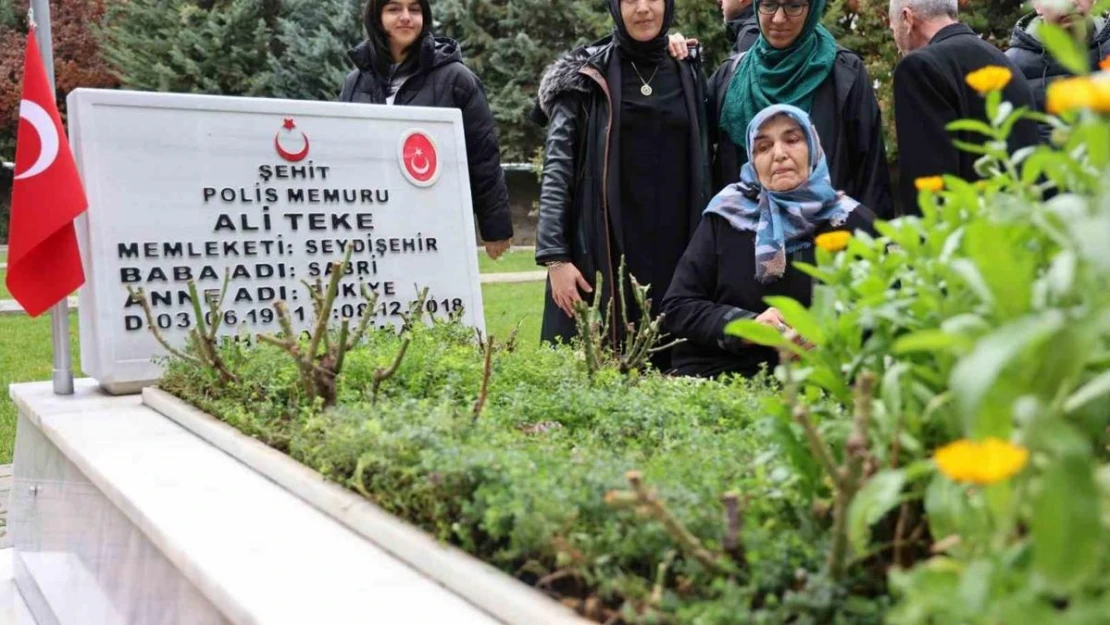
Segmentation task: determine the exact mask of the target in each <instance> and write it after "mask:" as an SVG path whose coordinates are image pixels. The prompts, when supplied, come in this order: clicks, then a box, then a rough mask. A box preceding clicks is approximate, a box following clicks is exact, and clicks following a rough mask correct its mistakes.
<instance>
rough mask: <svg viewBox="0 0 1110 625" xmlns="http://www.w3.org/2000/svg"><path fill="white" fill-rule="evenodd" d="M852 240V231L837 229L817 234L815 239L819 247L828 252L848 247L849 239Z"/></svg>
mask: <svg viewBox="0 0 1110 625" xmlns="http://www.w3.org/2000/svg"><path fill="white" fill-rule="evenodd" d="M851 240H852V233H851V232H848V231H847V230H836V231H834V232H826V233H825V234H819V235H817V238H816V239H814V243H816V244H817V247H819V248H821V249H823V250H825V251H826V252H839V251H840V250H842V249H844V248H846V247H848V241H851Z"/></svg>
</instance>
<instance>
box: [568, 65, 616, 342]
mask: <svg viewBox="0 0 1110 625" xmlns="http://www.w3.org/2000/svg"><path fill="white" fill-rule="evenodd" d="M578 71H579V73H581V74H583V75H585V76H587V77H588V78H590V79H591V80H593V81H594V82H596V83H597V84H598V86H600V87H601V91H602V92H603V93H604V94H605V100H606V102H607V103H608V104H609V119H608V120H606V122H605V157H604V159H603V162H602V170H601V214H602V217H604V219H605V262H606V264H607V265H608V266H609V305H610V306H611V307H612V308H611V310H610V314H609V329H610V334H611V338H612V340H613V350H614V351H615V352H617V353H618V354H619V353H620V351H621V350H620V347H621V346H620V343H619V340H618V329H619V326H618V325H617V324H618V322H619V321H620V320H618V319H617V317H618V311H620V310H621V309H623V308H624V305H625V303H624V302H620V305H619V306H618V305H617V297H618V290H617V280H620V279H622V277H621V276H617V275H616V274H615V273H614V272H613V250H612V247H611V246H612V240H613V239H612V235H611V234H610V233H609V147H610V145H611V143H612V139H613V96H612V94H611V93H609V85H608V83H606V82H605V78H604V77H602V75H601V73H600V72H598V71H597V69H595V68H594V67H591V66H589V65H586V66H585V67H583V68H582V69H580V70H578Z"/></svg>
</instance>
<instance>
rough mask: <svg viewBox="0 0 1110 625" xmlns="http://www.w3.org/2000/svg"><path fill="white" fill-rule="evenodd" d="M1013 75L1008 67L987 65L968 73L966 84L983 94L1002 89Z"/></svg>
mask: <svg viewBox="0 0 1110 625" xmlns="http://www.w3.org/2000/svg"><path fill="white" fill-rule="evenodd" d="M1013 77H1014V75H1013V73H1012V72H1010V70H1009V69H1008V68H1005V67H1001V66H999V65H988V66H986V67H984V68H982V69H978V70H975V71H974V72H971V73H970V74H968V75H967V84H968V85H970V86H971V88H972V89H974V90H976V91H978V92H979V94H980V95H985V94H987V93H990V92H991V91H999V90H1001V89H1004V88H1005V87H1006V85H1008V84H1010V80H1011V79H1012V78H1013Z"/></svg>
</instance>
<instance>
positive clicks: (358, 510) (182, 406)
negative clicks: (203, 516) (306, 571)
mask: <svg viewBox="0 0 1110 625" xmlns="http://www.w3.org/2000/svg"><path fill="white" fill-rule="evenodd" d="M142 397H143V403H144V404H145V405H146V406H148V407H150V408H152V409H153V410H155V411H157V412H159V413H161V414H162V415H164V416H166V417H168V418H169V419H172V420H173V421H175V422H177V424H178V425H180V426H181V427H183V428H185V429H186V430H189V431H190V432H192V433H194V434H196V435H197V436H199V437H201V438H202V439H204V440H206V441H208V442H209V443H211V444H212V445H214V446H216V447H217V448H219V449H222V450H223V451H224V452H226V453H228V454H229V455H231V456H232V457H234V458H235V459H237V460H239V461H240V462H242V463H243V464H245V465H247V466H249V467H251V468H252V469H254V470H255V471H258V472H259V473H261V474H262V475H264V476H266V477H267V478H269V479H270V480H272V481H273V482H275V483H276V484H278V485H279V486H281V487H283V488H285V489H286V490H288V491H289V492H290V493H292V494H294V495H296V496H298V497H300V498H301V499H303V500H304V501H306V502H307V503H309V504H311V505H312V506H314V507H315V508H317V509H318V510H320V511H321V512H323V513H324V514H327V515H329V516H331V517H332V518H334V519H335V520H337V521H339V522H340V523H342V524H343V525H345V526H346V527H348V528H349V529H351V530H352V531H354V532H355V533H357V534H359V535H360V536H362V537H364V538H366V539H367V540H369V541H370V542H372V543H374V544H375V545H377V546H378V547H380V548H382V549H384V550H386V551H388V552H389V553H391V554H393V555H394V556H395V557H397V558H398V559H400V560H402V561H403V562H405V563H407V564H408V565H409V566H411V567H413V568H414V569H416V570H417V571H419V572H420V573H423V574H424V575H426V576H428V577H429V578H431V579H433V580H435V581H436V582H438V583H440V584H442V585H443V586H444V587H446V588H448V589H449V590H451V591H452V592H454V593H455V594H457V595H459V596H460V597H462V598H463V599H466V600H467V601H469V602H470V603H472V604H473V605H475V606H477V607H479V608H481V609H482V610H483V611H485V612H487V613H489V614H491V615H493V616H494V617H495V618H497V619H498V620H500V621H502V622H504V623H507V624H510V625H587V624H589V623H592V621H587V620H584V619H582V618H581V617H579V616H578V615H577V614H575V613H574V612H573V611H572V610H570V609H569V608H566V607H565V606H562V605H560V604H559V603H557V602H555V601H554V600H552V599H550V598H548V597H546V596H544V595H543V594H542V593H540V592H539V591H537V590H535V589H533V588H531V587H529V586H527V585H525V584H524V583H522V582H520V581H518V580H516V579H513V578H512V577H510V576H509V575H506V574H505V573H503V572H502V571H500V570H498V569H496V568H494V567H493V566H491V565H489V564H486V563H485V562H482V561H481V560H478V559H477V558H474V557H472V556H470V555H469V554H466V553H464V552H463V551H461V550H459V549H457V548H454V547H451V546H448V545H443V544H441V543H439V542H438V541H436V540H435V539H434V538H433V537H431V536H430V535H428V534H426V533H424V532H423V531H422V530H420V529H419V528H417V527H415V526H413V525H410V524H408V523H405V522H404V521H402V520H400V519H399V518H397V517H395V516H393V515H391V514H389V513H388V512H386V511H384V510H382V509H381V508H379V507H378V506H376V505H374V504H372V503H371V502H369V501H367V500H366V499H365V498H363V497H361V496H359V495H357V494H355V493H352V492H350V491H348V490H346V489H344V488H342V487H340V486H338V485H336V484H334V483H332V482H329V481H327V480H326V479H325V478H324V477H323V476H322V475H320V474H319V473H317V472H316V471H313V470H312V469H309V468H308V467H306V466H304V465H302V464H300V463H299V462H297V461H295V460H293V459H292V458H290V457H289V456H286V455H285V454H283V453H281V452H279V451H277V450H275V449H273V448H271V447H268V446H267V445H265V444H263V443H261V442H259V441H257V440H255V439H253V438H250V437H248V436H245V435H244V434H242V433H241V432H239V431H238V430H236V429H235V428H233V427H231V426H230V425H227V424H226V423H223V422H222V421H220V420H218V419H216V418H215V417H213V416H211V415H209V414H207V413H205V412H203V411H201V410H198V409H197V408H195V407H193V406H191V405H189V404H187V403H185V402H184V401H182V400H181V399H179V398H177V397H175V396H173V395H171V394H169V393H166V392H165V391H162V390H160V389H157V388H152V387H148V388H145V389H143V396H142Z"/></svg>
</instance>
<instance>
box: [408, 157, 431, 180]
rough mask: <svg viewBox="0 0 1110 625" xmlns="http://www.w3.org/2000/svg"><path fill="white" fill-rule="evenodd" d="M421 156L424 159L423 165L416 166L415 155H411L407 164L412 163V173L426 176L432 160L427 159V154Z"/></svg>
mask: <svg viewBox="0 0 1110 625" xmlns="http://www.w3.org/2000/svg"><path fill="white" fill-rule="evenodd" d="M421 158H423V159H424V166H423V167H417V166H416V157H413V158H412V160H411V161H409V164H410V165H412V173H414V174H416V175H417V176H426V175H428V172H429V171H431V169H432V162H431V161H429V160H428V157H427V156H424V157H421Z"/></svg>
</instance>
